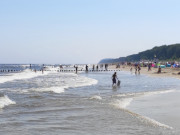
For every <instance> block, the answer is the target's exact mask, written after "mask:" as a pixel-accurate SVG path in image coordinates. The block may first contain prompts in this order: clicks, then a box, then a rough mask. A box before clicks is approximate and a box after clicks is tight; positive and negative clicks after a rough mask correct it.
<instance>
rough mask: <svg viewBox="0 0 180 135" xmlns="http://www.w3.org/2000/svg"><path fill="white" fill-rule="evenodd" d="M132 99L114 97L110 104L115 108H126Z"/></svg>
mask: <svg viewBox="0 0 180 135" xmlns="http://www.w3.org/2000/svg"><path fill="white" fill-rule="evenodd" d="M132 101H133V98H122V99H116V100H114V101H113V102H112V103H111V104H112V105H113V106H115V107H117V108H122V109H124V108H126V107H127V106H128V105H130V103H131V102H132Z"/></svg>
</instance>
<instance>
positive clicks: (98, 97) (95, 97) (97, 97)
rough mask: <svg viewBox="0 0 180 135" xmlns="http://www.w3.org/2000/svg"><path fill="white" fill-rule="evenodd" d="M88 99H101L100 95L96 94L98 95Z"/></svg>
mask: <svg viewBox="0 0 180 135" xmlns="http://www.w3.org/2000/svg"><path fill="white" fill-rule="evenodd" d="M90 99H95V100H101V99H102V97H101V96H98V95H94V96H92V97H90Z"/></svg>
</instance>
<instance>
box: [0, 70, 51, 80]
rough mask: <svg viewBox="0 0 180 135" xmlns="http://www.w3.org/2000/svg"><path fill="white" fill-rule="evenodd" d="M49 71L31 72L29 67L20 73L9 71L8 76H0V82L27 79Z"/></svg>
mask: <svg viewBox="0 0 180 135" xmlns="http://www.w3.org/2000/svg"><path fill="white" fill-rule="evenodd" d="M48 73H49V72H44V73H43V74H42V72H39V71H38V72H36V73H35V72H33V71H31V70H29V69H26V70H24V71H23V72H20V73H10V74H9V75H8V76H0V83H5V82H9V81H13V80H21V79H29V78H34V77H37V76H42V75H47V74H48Z"/></svg>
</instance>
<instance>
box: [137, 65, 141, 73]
mask: <svg viewBox="0 0 180 135" xmlns="http://www.w3.org/2000/svg"><path fill="white" fill-rule="evenodd" d="M137 68H138V73H139V74H140V70H141V67H140V65H138V67H137Z"/></svg>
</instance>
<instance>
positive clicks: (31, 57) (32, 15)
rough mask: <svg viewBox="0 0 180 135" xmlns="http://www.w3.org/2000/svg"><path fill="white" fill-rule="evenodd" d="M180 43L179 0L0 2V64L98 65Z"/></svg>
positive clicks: (27, 0) (18, 0) (1, 0)
mask: <svg viewBox="0 0 180 135" xmlns="http://www.w3.org/2000/svg"><path fill="white" fill-rule="evenodd" d="M179 42H180V0H0V63H40V64H42V63H51V64H53V63H57V64H58V63H97V62H99V60H100V59H102V58H117V57H121V56H127V55H130V54H134V53H138V52H140V51H144V50H146V49H151V48H152V47H154V46H160V45H164V44H174V43H179Z"/></svg>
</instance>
